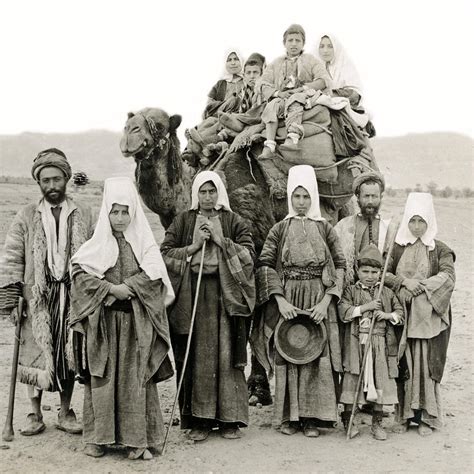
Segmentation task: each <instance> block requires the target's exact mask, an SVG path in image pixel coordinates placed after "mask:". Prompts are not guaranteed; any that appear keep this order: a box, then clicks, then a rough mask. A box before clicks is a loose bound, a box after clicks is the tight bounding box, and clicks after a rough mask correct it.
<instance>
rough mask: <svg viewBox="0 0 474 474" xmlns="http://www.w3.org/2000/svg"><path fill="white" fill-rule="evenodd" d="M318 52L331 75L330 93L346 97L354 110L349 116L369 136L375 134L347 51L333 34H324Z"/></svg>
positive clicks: (355, 70) (360, 86)
mask: <svg viewBox="0 0 474 474" xmlns="http://www.w3.org/2000/svg"><path fill="white" fill-rule="evenodd" d="M318 52H319V57H320V58H321V60H322V61H324V64H325V65H326V69H327V71H328V74H329V76H330V77H331V81H332V94H333V95H334V96H338V97H345V98H347V99H348V100H349V103H350V107H351V109H352V110H353V111H354V112H355V113H353V114H351V118H352V119H353V120H354V121H355V122H356V123H357V125H359V126H360V127H361V128H364V127H366V129H367V132H368V134H369V136H370V137H372V136H375V129H374V127H373V125H372V122H370V120H369V116H368V114H367V112H366V111H365V109H364V107H363V105H362V90H363V88H362V82H361V80H360V77H359V73H358V72H357V69H356V67H355V66H354V63H353V62H352V60H351V58H350V57H349V55H348V54H347V51H346V50H345V49H344V47H343V46H342V44H341V43H340V42H339V41H338V39H337V38H336V37H335V36H334V35H332V34H331V35H329V34H324V35H322V36H321V37H320V41H319V45H318Z"/></svg>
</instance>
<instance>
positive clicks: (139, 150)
mask: <svg viewBox="0 0 474 474" xmlns="http://www.w3.org/2000/svg"><path fill="white" fill-rule="evenodd" d="M180 123H181V116H180V115H172V116H171V117H170V116H169V115H168V114H167V113H166V112H165V111H163V110H161V109H153V108H146V109H142V110H140V111H138V112H136V113H132V112H129V114H128V119H127V122H126V123H125V128H124V131H123V135H122V139H121V140H120V149H121V151H122V154H123V155H124V156H125V157H129V156H133V157H134V158H135V159H137V160H140V159H143V158H148V157H149V156H150V155H151V154H152V153H153V151H155V150H157V149H160V150H165V149H166V151H165V153H167V152H168V151H169V149H170V146H172V145H173V144H172V143H171V144H170V140H172V139H176V140H177V137H176V129H177V128H178V127H179V125H180Z"/></svg>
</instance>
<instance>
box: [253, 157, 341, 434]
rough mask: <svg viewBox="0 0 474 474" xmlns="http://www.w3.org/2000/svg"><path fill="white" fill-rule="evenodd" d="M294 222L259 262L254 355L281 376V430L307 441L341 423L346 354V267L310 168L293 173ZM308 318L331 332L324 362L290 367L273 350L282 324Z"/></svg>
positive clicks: (282, 227)
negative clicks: (340, 309) (301, 314)
mask: <svg viewBox="0 0 474 474" xmlns="http://www.w3.org/2000/svg"><path fill="white" fill-rule="evenodd" d="M287 193H288V210H289V212H288V215H287V216H286V218H285V219H283V220H282V221H281V222H279V223H277V224H276V225H275V226H273V228H272V229H271V230H270V232H269V234H268V237H267V240H266V241H265V244H264V246H263V250H262V253H261V254H260V257H259V259H258V262H257V273H256V277H257V288H258V295H257V304H258V305H261V306H262V311H263V317H262V320H261V325H260V327H258V328H256V329H255V331H254V333H253V335H252V348H253V350H254V352H255V355H256V357H257V358H258V360H259V361H260V363H261V364H262V365H263V366H264V367H265V368H266V370H267V371H269V372H271V371H272V369H273V370H274V372H275V376H276V384H275V409H274V417H275V420H274V421H275V422H276V423H278V424H280V425H281V427H280V430H281V432H282V433H283V434H287V435H292V434H294V433H296V431H297V430H298V428H299V427H300V424H302V425H303V432H304V434H305V435H306V436H308V437H317V436H319V431H318V426H327V425H329V426H333V425H334V424H335V422H336V421H337V397H336V391H337V389H336V387H337V382H336V381H337V380H338V373H339V372H342V361H341V349H340V348H341V346H340V341H339V327H338V318H337V312H336V306H335V303H336V302H337V301H338V300H339V298H340V296H341V291H342V281H343V278H344V268H345V259H344V255H343V253H342V249H341V247H340V245H339V240H338V237H337V235H336V233H335V231H334V229H333V227H332V226H331V225H330V224H329V223H328V222H327V221H326V220H325V219H323V218H322V217H321V212H320V209H319V194H318V185H317V181H316V176H315V173H314V170H313V168H312V167H311V166H307V165H300V166H294V167H292V168H290V171H289V175H288V187H287ZM298 310H307V311H309V312H310V314H311V316H310V317H311V318H312V319H313V320H314V321H315V322H316V323H317V324H323V325H324V327H325V328H326V332H327V341H328V342H327V345H326V348H325V349H324V351H323V353H322V355H321V356H320V357H319V358H318V359H316V360H314V361H312V362H309V363H306V364H302V365H296V364H293V363H290V362H287V361H286V360H285V359H284V358H283V357H282V356H281V355H280V354H279V353H278V352H276V351H275V349H274V342H273V334H274V331H275V328H276V325H277V323H278V322H279V320H281V319H292V318H294V317H296V316H297V312H298Z"/></svg>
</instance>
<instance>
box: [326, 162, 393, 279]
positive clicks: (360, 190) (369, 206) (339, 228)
mask: <svg viewBox="0 0 474 474" xmlns="http://www.w3.org/2000/svg"><path fill="white" fill-rule="evenodd" d="M384 190H385V180H384V178H383V176H382V175H381V174H380V173H378V172H376V171H369V172H365V173H362V174H360V175H358V176H357V177H356V178H355V179H354V182H353V184H352V192H353V193H354V195H355V196H356V198H357V203H358V204H359V212H358V213H357V214H354V215H352V216H348V217H345V218H344V219H341V220H340V221H339V222H338V223H337V224H336V225H335V227H334V230H335V231H336V233H337V234H338V236H339V239H340V242H341V246H342V250H343V252H344V256H345V258H346V262H347V267H346V275H345V280H344V286H348V285H352V284H354V283H355V280H356V276H357V275H356V272H355V264H356V262H357V258H358V255H359V252H360V251H361V250H362V249H363V248H365V247H366V246H367V245H369V244H374V245H375V246H376V247H377V248H378V249H379V251H380V253H381V254H382V255H385V251H386V250H387V247H388V245H389V243H390V241H391V240H392V238H393V236H394V235H395V232H396V230H397V224H396V223H395V221H394V220H393V219H392V218H386V219H383V218H382V217H381V216H380V214H379V209H380V206H381V204H382V198H383V192H384Z"/></svg>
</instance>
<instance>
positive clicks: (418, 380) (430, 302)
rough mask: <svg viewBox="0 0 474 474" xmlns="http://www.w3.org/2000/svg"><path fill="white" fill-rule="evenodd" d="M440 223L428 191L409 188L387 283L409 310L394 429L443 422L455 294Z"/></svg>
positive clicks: (450, 255)
mask: <svg viewBox="0 0 474 474" xmlns="http://www.w3.org/2000/svg"><path fill="white" fill-rule="evenodd" d="M437 232H438V226H437V222H436V215H435V210H434V206H433V198H432V196H431V194H429V193H410V194H409V195H408V198H407V202H406V205H405V212H404V214H403V219H402V222H401V224H400V227H399V229H398V232H397V235H396V238H395V246H394V249H393V254H392V259H391V261H390V265H389V273H387V278H386V283H387V286H389V287H390V288H392V289H393V290H394V291H395V292H397V293H398V296H399V299H400V301H401V303H402V304H403V305H404V306H405V310H406V324H405V326H404V331H403V335H402V338H401V343H400V345H401V350H400V353H399V357H401V361H400V366H401V368H402V369H403V368H405V369H406V373H407V377H406V379H405V380H404V381H402V384H403V387H402V390H401V392H402V393H403V396H402V397H400V403H399V410H398V414H397V415H398V416H397V418H398V421H399V424H397V425H396V426H395V427H394V431H396V432H398V433H403V432H406V431H407V429H408V426H409V424H410V422H415V423H417V424H418V433H419V434H420V435H421V436H427V435H430V434H431V433H432V429H433V428H441V426H442V409H441V398H440V387H439V384H440V382H441V378H442V376H443V371H444V366H445V363H446V352H447V348H448V342H449V336H450V332H451V319H452V318H451V305H450V300H451V296H452V293H453V290H454V284H455V279H456V277H455V272H454V261H455V255H454V252H453V251H452V250H451V249H450V248H449V247H448V246H447V245H446V244H444V243H443V242H441V241H439V240H436V234H437Z"/></svg>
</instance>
